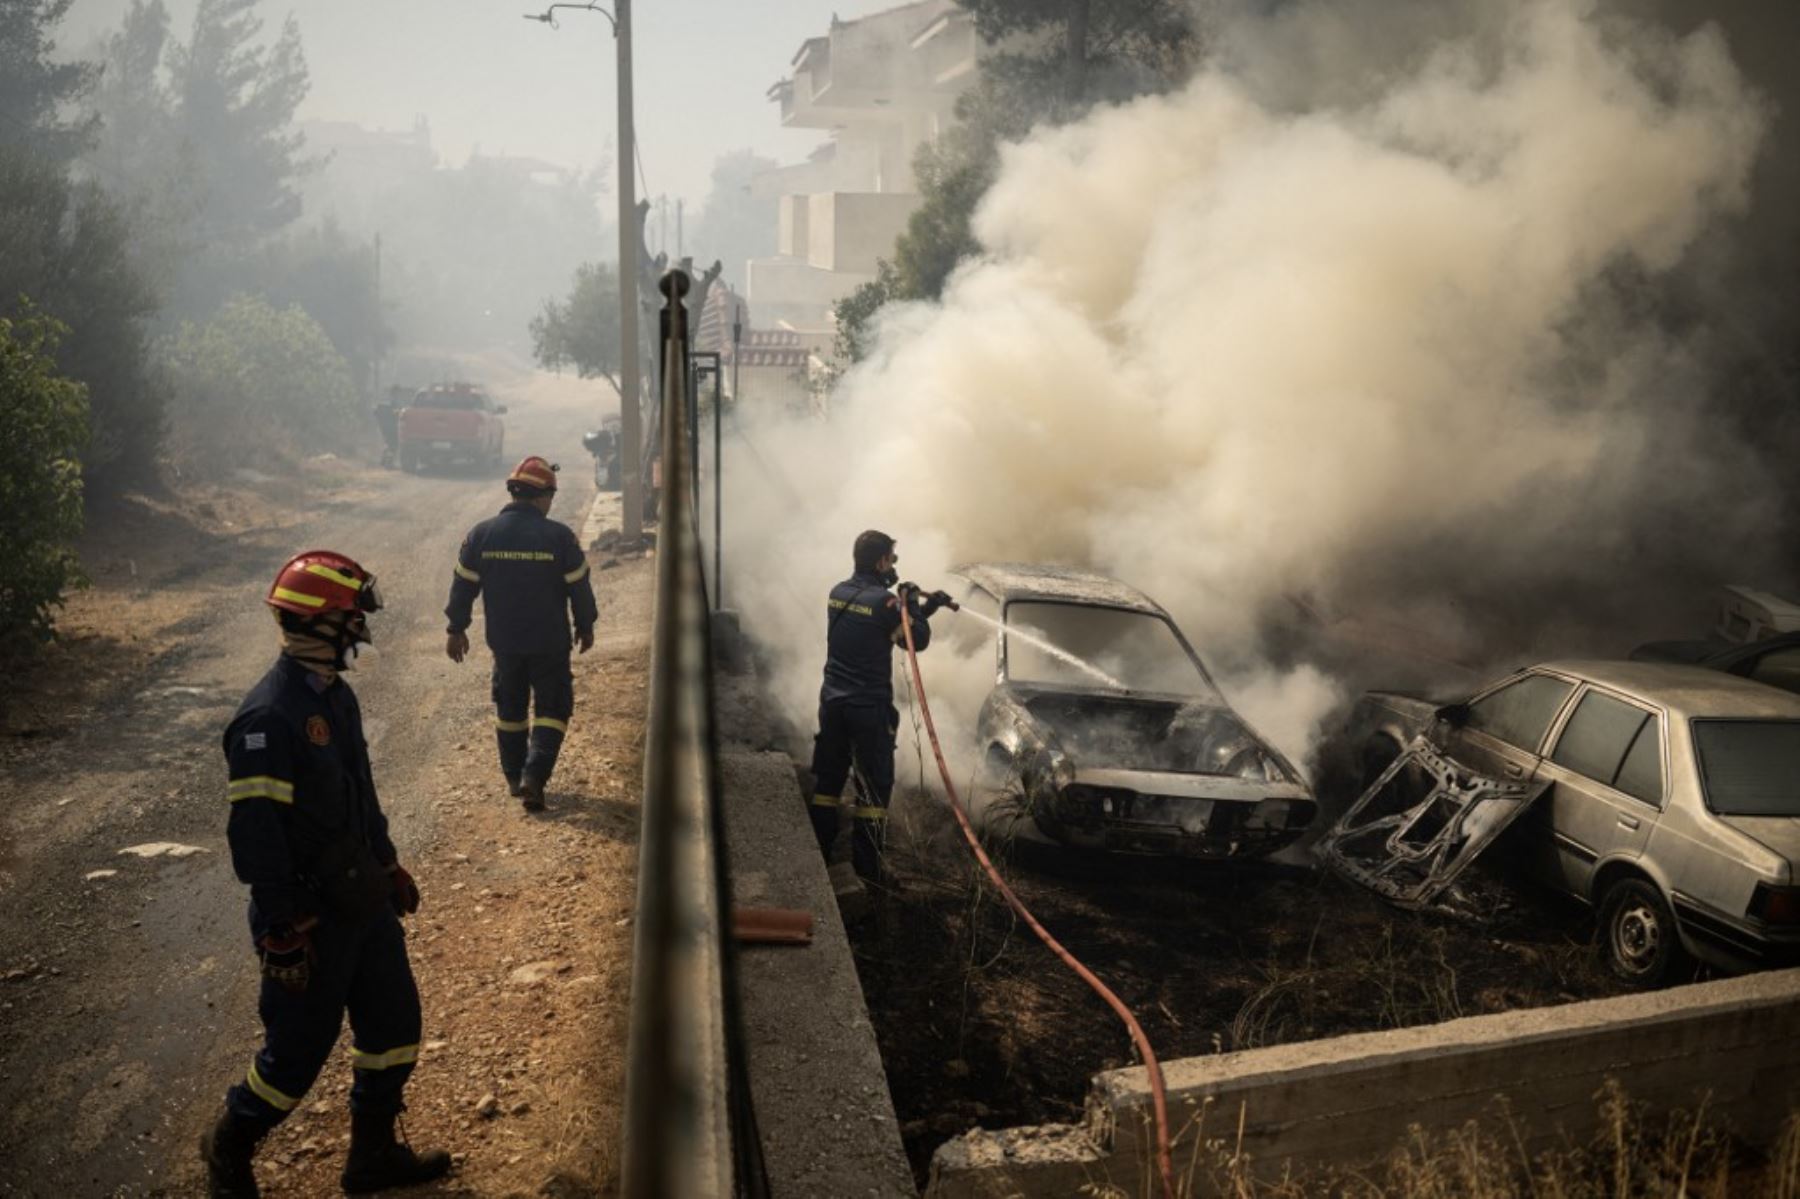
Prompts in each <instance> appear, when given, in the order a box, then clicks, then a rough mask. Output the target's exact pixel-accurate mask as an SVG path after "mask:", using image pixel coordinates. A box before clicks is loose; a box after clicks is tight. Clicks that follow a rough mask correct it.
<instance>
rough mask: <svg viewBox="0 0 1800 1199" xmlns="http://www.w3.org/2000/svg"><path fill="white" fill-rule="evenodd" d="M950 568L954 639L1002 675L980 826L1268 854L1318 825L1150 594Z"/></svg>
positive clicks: (1098, 581)
mask: <svg viewBox="0 0 1800 1199" xmlns="http://www.w3.org/2000/svg"><path fill="white" fill-rule="evenodd" d="M952 574H953V575H954V576H956V579H957V583H956V584H955V585H954V586H953V588H952V590H953V592H955V593H956V597H957V599H958V600H959V602H960V603H961V604H962V607H963V614H962V615H961V616H959V617H957V618H955V620H954V622H953V628H952V629H951V630H950V631H949V636H950V639H951V641H952V643H953V644H955V643H957V642H961V643H962V644H961V645H960V646H958V648H959V649H960V650H961V652H962V655H963V656H967V655H970V654H974V655H978V656H979V661H980V662H981V663H982V669H983V670H984V671H985V668H986V664H987V663H989V662H991V663H992V667H993V672H994V673H993V683H994V685H993V689H992V691H991V692H990V693H989V694H988V695H987V698H986V701H985V702H984V703H983V704H982V707H981V711H980V715H979V717H978V719H977V726H976V727H977V732H978V735H979V738H980V742H979V745H980V750H981V753H982V766H981V774H980V778H979V782H978V785H977V786H976V787H975V788H974V793H973V795H972V796H971V800H970V808H971V813H972V815H973V817H974V819H975V822H976V823H977V825H978V827H980V828H981V830H982V831H983V833H984V834H986V835H988V836H992V837H1000V838H1011V837H1019V838H1024V839H1026V840H1030V841H1037V842H1047V843H1052V844H1056V845H1062V846H1068V847H1072V848H1076V849H1083V850H1100V851H1106V852H1110V853H1122V854H1153V855H1162V856H1172V857H1182V858H1195V859H1228V858H1257V857H1263V856H1266V855H1268V854H1271V853H1274V852H1275V851H1277V850H1279V849H1281V848H1282V847H1284V846H1286V845H1288V844H1290V843H1292V842H1293V841H1294V840H1295V839H1297V838H1298V837H1299V836H1300V835H1301V833H1302V832H1304V831H1305V829H1306V827H1307V826H1308V825H1309V824H1311V823H1312V820H1313V816H1314V814H1315V812H1316V806H1315V803H1314V800H1313V796H1312V792H1311V790H1310V789H1309V788H1308V786H1307V785H1306V783H1305V781H1304V780H1303V778H1302V777H1301V775H1300V772H1299V771H1297V770H1295V769H1294V767H1293V765H1292V764H1291V763H1289V762H1288V761H1287V759H1285V758H1284V757H1282V755H1281V754H1280V753H1279V752H1277V751H1276V750H1275V749H1274V748H1272V747H1271V746H1270V745H1269V744H1268V743H1267V742H1266V741H1264V740H1263V739H1262V738H1261V737H1259V736H1258V735H1257V734H1256V732H1255V731H1254V730H1253V729H1251V728H1250V726H1249V725H1248V724H1246V723H1245V722H1244V720H1243V718H1242V717H1240V716H1239V715H1238V714H1237V713H1236V712H1234V711H1232V709H1231V705H1230V704H1229V703H1227V702H1226V701H1225V698H1224V696H1223V695H1221V694H1220V692H1219V689H1218V687H1217V686H1216V685H1214V683H1213V680H1212V678H1211V676H1210V675H1209V674H1208V673H1207V670H1206V667H1205V665H1204V664H1203V663H1202V662H1201V660H1200V656H1199V655H1198V654H1197V653H1195V652H1194V648H1193V646H1192V645H1191V644H1189V642H1188V640H1187V638H1186V637H1184V636H1183V635H1182V633H1181V630H1180V629H1178V628H1177V627H1176V626H1175V622H1174V621H1172V620H1171V619H1170V618H1169V614H1168V613H1167V612H1165V611H1164V610H1163V609H1162V608H1161V607H1159V606H1158V605H1157V604H1156V603H1155V602H1154V601H1152V600H1151V599H1150V598H1149V597H1148V596H1146V595H1144V594H1143V593H1142V592H1140V591H1138V590H1136V589H1135V588H1132V587H1128V586H1126V585H1125V584H1124V583H1121V582H1118V581H1117V580H1115V579H1111V578H1108V577H1106V576H1104V575H1099V574H1092V573H1089V572H1085V571H1077V570H1070V569H1065V568H1061V567H1050V566H1032V565H1020V564H1013V563H982V564H976V565H968V566H961V567H958V568H956V569H955V570H954V571H952ZM971 616H972V617H973V618H974V619H970V618H971ZM989 654H991V655H992V656H991V658H989V657H988V656H987V655H989Z"/></svg>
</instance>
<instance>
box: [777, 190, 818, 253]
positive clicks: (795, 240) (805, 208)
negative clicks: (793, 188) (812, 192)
mask: <svg viewBox="0 0 1800 1199" xmlns="http://www.w3.org/2000/svg"><path fill="white" fill-rule="evenodd" d="M811 200H812V197H811V196H802V195H788V196H783V197H781V203H780V207H779V209H778V210H777V211H778V219H779V220H780V221H781V226H780V228H778V229H777V230H776V231H775V252H776V253H777V254H780V255H781V256H782V257H784V258H799V259H804V258H806V256H807V255H808V254H809V253H811V251H812V231H811V230H812V226H811V224H810V220H811V217H812V203H811Z"/></svg>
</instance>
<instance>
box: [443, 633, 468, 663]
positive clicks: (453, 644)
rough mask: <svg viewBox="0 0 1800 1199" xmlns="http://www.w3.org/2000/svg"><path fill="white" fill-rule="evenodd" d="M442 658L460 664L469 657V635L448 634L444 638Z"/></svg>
mask: <svg viewBox="0 0 1800 1199" xmlns="http://www.w3.org/2000/svg"><path fill="white" fill-rule="evenodd" d="M444 656H445V657H447V658H449V659H450V660H451V661H452V662H456V663H458V664H460V663H461V662H462V660H463V659H464V658H466V657H468V656H469V635H468V634H467V633H449V634H447V635H446V636H445V638H444Z"/></svg>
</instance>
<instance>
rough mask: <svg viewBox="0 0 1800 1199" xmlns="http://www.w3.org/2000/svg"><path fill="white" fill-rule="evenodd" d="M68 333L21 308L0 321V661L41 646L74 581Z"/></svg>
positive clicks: (77, 410)
mask: <svg viewBox="0 0 1800 1199" xmlns="http://www.w3.org/2000/svg"><path fill="white" fill-rule="evenodd" d="M65 332H66V330H65V329H64V328H63V326H62V325H60V324H58V323H57V322H56V321H54V320H51V319H50V318H48V317H45V316H42V315H40V314H39V313H37V312H36V311H35V310H34V309H33V308H32V307H31V305H30V304H29V303H26V304H22V305H21V312H20V315H18V316H17V317H14V318H11V319H8V318H6V317H0V512H5V513H6V519H5V520H0V657H10V656H12V655H14V654H17V653H19V652H21V651H22V650H25V649H28V648H32V647H35V646H36V645H38V644H41V643H42V642H44V641H46V640H48V638H49V636H50V633H51V630H52V627H53V619H52V609H54V608H55V607H56V606H57V605H58V604H60V603H61V602H62V597H63V592H64V591H66V590H67V589H68V588H69V587H71V586H77V585H79V584H80V583H81V582H82V581H83V580H82V578H81V568H80V562H79V560H78V559H77V557H76V554H75V548H74V542H75V539H76V538H77V537H79V536H80V535H81V462H80V458H79V454H80V451H81V447H82V446H83V445H84V444H85V443H86V442H87V436H88V431H87V416H88V404H87V389H86V388H85V387H83V386H82V385H81V384H79V383H76V382H74V381H73V380H71V379H67V378H64V377H63V376H62V375H60V374H58V373H57V370H56V364H55V358H54V354H55V352H56V347H57V342H58V340H59V339H60V338H61V337H62V336H63V334H64V333H65Z"/></svg>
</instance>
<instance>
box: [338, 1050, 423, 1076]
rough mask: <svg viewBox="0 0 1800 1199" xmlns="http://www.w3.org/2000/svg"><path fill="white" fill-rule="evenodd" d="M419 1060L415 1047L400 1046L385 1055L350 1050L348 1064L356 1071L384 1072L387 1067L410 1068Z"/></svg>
mask: <svg viewBox="0 0 1800 1199" xmlns="http://www.w3.org/2000/svg"><path fill="white" fill-rule="evenodd" d="M418 1060H419V1047H418V1046H417V1045H402V1046H400V1048H398V1049H390V1050H388V1051H387V1052H386V1053H370V1052H368V1051H367V1050H363V1049H354V1048H353V1049H351V1051H350V1064H351V1065H352V1066H354V1067H355V1068H356V1069H358V1070H385V1069H387V1068H388V1067H389V1066H410V1065H411V1064H412V1063H414V1062H416V1061H418Z"/></svg>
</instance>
